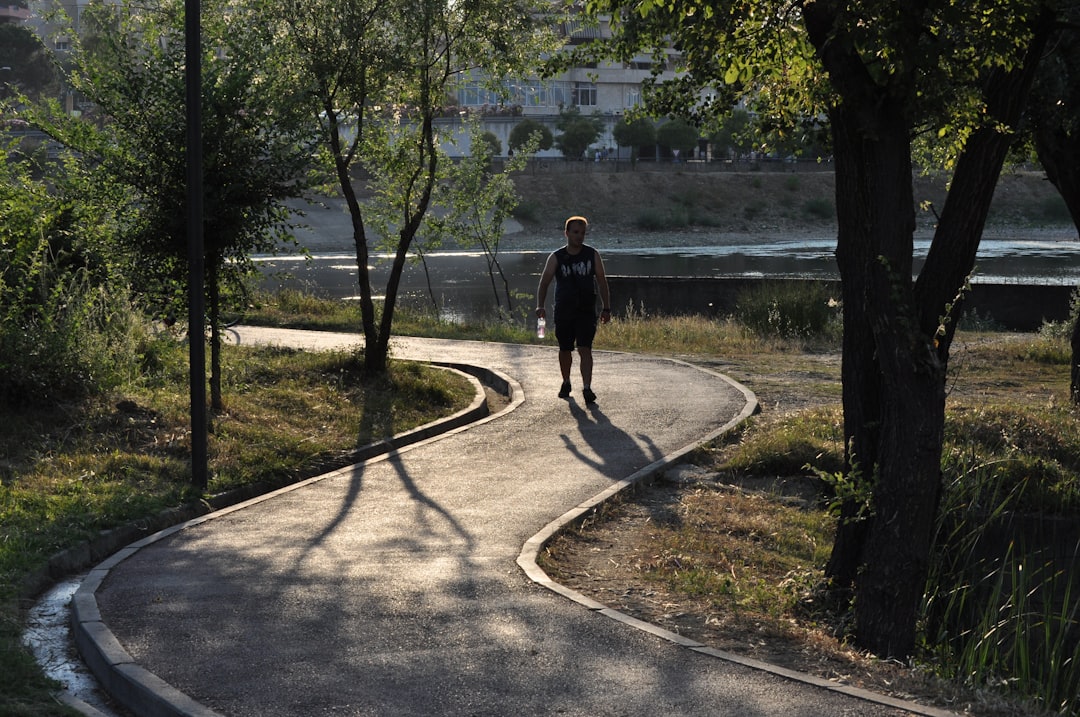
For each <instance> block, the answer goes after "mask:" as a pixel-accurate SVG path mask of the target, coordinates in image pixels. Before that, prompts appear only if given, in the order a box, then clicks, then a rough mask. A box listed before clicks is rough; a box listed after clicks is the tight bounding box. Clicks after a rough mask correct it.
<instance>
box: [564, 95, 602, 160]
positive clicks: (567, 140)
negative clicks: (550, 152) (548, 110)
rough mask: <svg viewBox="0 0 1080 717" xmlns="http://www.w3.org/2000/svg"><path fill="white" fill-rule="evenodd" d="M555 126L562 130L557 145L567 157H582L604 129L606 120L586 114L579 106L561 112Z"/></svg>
mask: <svg viewBox="0 0 1080 717" xmlns="http://www.w3.org/2000/svg"><path fill="white" fill-rule="evenodd" d="M555 127H556V129H558V130H559V131H560V132H562V134H560V135H558V136H556V137H555V147H556V148H557V149H558V150H559V151H560V152H562V154H563V156H564V157H566V158H567V159H582V158H583V157H584V155H585V150H587V149H588V148H589V145H591V144H592V143H593V142H595V141H596V140H597V138H598V137H599V136H600V133H601V132H602V131H603V130H604V122H603V120H602V119H600V117H599V116H597V115H589V116H585V115H583V114H581V110H579V109H578V108H577V107H571V108H570V109H568V110H563V111H562V112H560V113H559V119H558V120H556V122H555Z"/></svg>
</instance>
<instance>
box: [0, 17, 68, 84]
mask: <svg viewBox="0 0 1080 717" xmlns="http://www.w3.org/2000/svg"><path fill="white" fill-rule="evenodd" d="M0 68H5V69H0V101H3V100H4V99H5V98H8V99H10V98H11V97H13V96H14V95H16V94H17V93H19V92H21V93H23V94H25V95H27V96H28V97H29V98H30V99H39V98H42V97H51V96H54V95H55V94H56V92H57V90H58V89H59V84H58V83H57V75H56V70H55V69H54V67H53V63H52V60H50V58H49V53H48V50H47V49H46V47H45V45H44V44H43V43H42V42H41V38H39V37H38V36H37V35H36V34H35V33H34V32H33V30H31V29H30V28H28V27H25V26H23V25H20V24H16V23H5V22H0Z"/></svg>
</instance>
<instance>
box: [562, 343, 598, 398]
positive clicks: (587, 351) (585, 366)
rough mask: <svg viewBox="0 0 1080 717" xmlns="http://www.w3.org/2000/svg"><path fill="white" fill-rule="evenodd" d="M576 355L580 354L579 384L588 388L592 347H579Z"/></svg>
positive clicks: (590, 381)
mask: <svg viewBox="0 0 1080 717" xmlns="http://www.w3.org/2000/svg"><path fill="white" fill-rule="evenodd" d="M578 355H579V356H581V385H582V386H584V387H585V388H589V387H590V386H592V363H593V362H592V348H591V347H588V348H586V347H579V348H578ZM564 375H566V374H564Z"/></svg>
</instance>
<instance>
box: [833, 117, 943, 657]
mask: <svg viewBox="0 0 1080 717" xmlns="http://www.w3.org/2000/svg"><path fill="white" fill-rule="evenodd" d="M876 107H877V109H875V110H874V111H868V110H867V109H866V108H865V107H863V108H862V109H861V110H855V109H849V108H848V107H847V106H841V107H839V108H837V109H836V110H834V112H833V113H832V117H831V119H832V123H833V136H834V143H835V144H834V150H835V155H834V156H835V161H836V172H837V183H836V185H837V213H838V215H839V222H838V224H839V226H840V227H841V229H840V231H839V234H838V236H837V249H836V254H837V262H838V265H839V267H840V277H841V285H842V292H843V300H844V347H843V348H844V356H843V368H842V375H843V403H844V435H845V444H846V450H845V466H846V471H847V474H846V479H847V480H849V481H852V482H853V483H854V484H855V485H856V486H858V489H857V491H856V493H855V497H854V498H853V499H850V500H848V501H847V502H846V504H845V505H844V506H843V514H842V518H844V520H842V521H841V522H840V525H839V526H838V529H837V535H836V542H835V544H834V546H833V554H832V557H831V559H830V562H829V565H828V568H827V572H828V575H829V577H830V578H832V579H833V580H834V582H835V583H836V584H837V585H838V586H841V587H848V586H853V587H854V590H855V593H856V595H857V599H856V600H855V607H856V612H855V617H856V640H857V641H858V643H859V644H860V645H861V646H863V647H866V648H868V649H870V650H872V651H873V652H875V653H876V654H879V655H883V656H898V657H904V656H907V655H909V654H910V653H911V651H912V650H913V648H914V645H915V624H916V617H917V615H918V610H919V606H920V604H921V600H922V595H923V587H924V584H925V580H926V573H927V565H928V557H929V553H930V542H931V538H932V534H933V525H934V517H935V510H936V507H937V499H938V490H939V486H940V462H941V444H942V435H943V425H944V367H943V365H942V364H941V363H940V362H939V361H938V359H937V356H936V354H935V353H934V351H933V350H932V336H927V335H925V334H923V333H921V332H920V331H918V328H917V324H916V322H915V321H914V315H915V311H914V308H915V307H914V296H913V284H912V279H911V272H912V256H913V236H914V230H915V216H914V197H913V194H912V181H911V178H912V168H911V149H910V145H909V142H908V129H907V126H906V122H905V119H904V113H903V112H902V111H899V110H898V108H896V107H893V106H891V104H890V101H889V100H888V98H882V99H881V101H880V102H878V103H877V106H876ZM871 491H872V496H871ZM866 511H869V514H866ZM860 515H861V518H860Z"/></svg>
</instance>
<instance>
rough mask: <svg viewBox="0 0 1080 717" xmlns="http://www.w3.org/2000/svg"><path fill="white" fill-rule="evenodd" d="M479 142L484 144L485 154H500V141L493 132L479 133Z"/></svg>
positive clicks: (495, 155) (491, 155) (489, 155)
mask: <svg viewBox="0 0 1080 717" xmlns="http://www.w3.org/2000/svg"><path fill="white" fill-rule="evenodd" d="M480 142H481V143H482V144H483V145H484V146H485V149H486V152H485V154H487V155H488V157H489V158H490V157H498V156H499V155H501V154H502V142H500V141H499V138H498V137H496V136H495V133H494V132H484V133H483V134H482V135H480Z"/></svg>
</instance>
